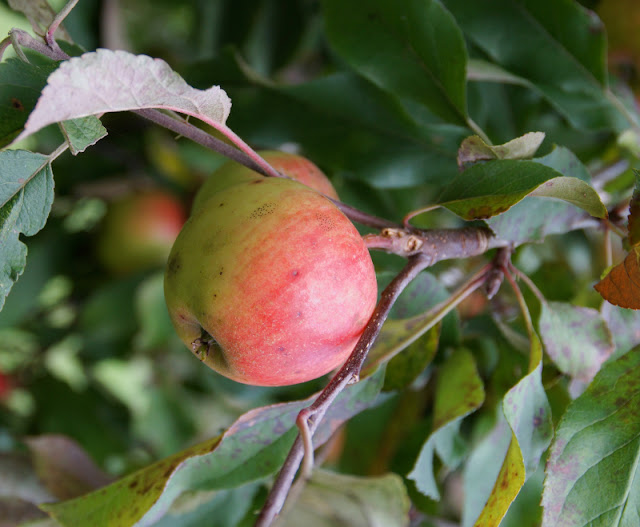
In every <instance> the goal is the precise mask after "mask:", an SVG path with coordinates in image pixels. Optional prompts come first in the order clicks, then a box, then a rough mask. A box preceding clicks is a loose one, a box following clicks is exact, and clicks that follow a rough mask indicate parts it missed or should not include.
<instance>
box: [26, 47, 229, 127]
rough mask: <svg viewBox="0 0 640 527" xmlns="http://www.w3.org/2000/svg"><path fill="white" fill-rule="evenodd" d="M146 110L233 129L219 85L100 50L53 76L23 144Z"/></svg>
mask: <svg viewBox="0 0 640 527" xmlns="http://www.w3.org/2000/svg"><path fill="white" fill-rule="evenodd" d="M144 108H162V109H166V110H173V111H176V112H181V113H185V114H187V115H192V116H194V117H197V118H198V119H201V120H202V121H204V122H206V123H207V124H209V125H211V126H213V127H214V128H216V129H219V130H228V129H226V126H225V121H226V119H227V117H228V116H229V112H230V110H231V100H230V99H229V97H227V94H226V93H225V92H224V90H222V89H221V88H220V87H219V86H213V87H211V88H209V89H207V90H196V89H195V88H192V87H190V86H189V85H188V84H187V83H186V82H185V81H184V80H183V79H182V77H180V76H179V75H178V74H177V73H175V72H174V71H173V70H172V69H171V68H170V67H169V65H168V64H167V63H166V62H164V61H163V60H161V59H152V58H151V57H148V56H146V55H132V54H131V53H127V52H125V51H110V50H106V49H99V50H98V51H95V52H90V53H85V54H84V55H82V56H80V57H73V58H71V59H69V60H67V61H65V62H63V63H62V64H61V65H60V67H59V68H58V69H57V70H56V71H55V72H54V73H52V74H51V75H50V76H49V79H48V81H47V86H45V88H44V90H42V94H41V96H40V99H39V100H38V103H37V104H36V107H35V109H34V110H33V112H32V113H31V115H30V116H29V119H28V120H27V123H26V125H25V130H24V132H22V134H20V136H18V139H22V138H24V137H26V136H28V135H30V134H32V133H34V132H37V131H38V130H40V129H41V128H43V127H44V126H47V125H48V124H52V123H56V122H61V121H66V120H68V119H77V118H79V117H87V116H89V115H97V114H102V113H105V112H119V111H125V110H139V109H144Z"/></svg>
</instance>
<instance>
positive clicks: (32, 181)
mask: <svg viewBox="0 0 640 527" xmlns="http://www.w3.org/2000/svg"><path fill="white" fill-rule="evenodd" d="M0 167H2V169H1V170H0V247H2V251H1V252H0V309H2V307H3V306H4V300H5V298H6V296H7V295H8V294H9V291H10V290H11V288H12V287H13V284H14V283H15V282H16V280H17V279H18V277H19V276H20V275H21V274H22V272H23V270H24V267H25V265H26V261H27V247H26V245H24V243H22V242H21V241H20V240H19V236H20V234H24V235H25V236H33V235H34V234H36V233H37V232H38V231H39V230H40V229H42V227H44V224H45V222H46V221H47V217H48V215H49V211H50V210H51V204H52V202H53V172H52V171H51V165H50V164H49V158H48V157H47V156H45V155H42V154H34V153H32V152H27V151H25V150H7V151H4V152H0Z"/></svg>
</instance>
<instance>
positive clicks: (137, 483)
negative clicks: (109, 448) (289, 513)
mask: <svg viewBox="0 0 640 527" xmlns="http://www.w3.org/2000/svg"><path fill="white" fill-rule="evenodd" d="M382 373H383V372H379V373H378V374H376V375H372V376H370V377H368V378H367V379H365V380H363V381H361V382H359V383H356V384H354V385H351V386H349V387H347V388H346V389H345V390H344V391H343V392H342V393H341V394H340V395H339V396H338V398H337V399H336V401H335V402H334V404H333V405H332V406H331V408H330V409H329V410H328V413H327V415H326V416H325V419H324V420H323V421H322V423H321V425H320V427H319V428H318V430H317V432H316V434H315V435H314V444H315V445H321V444H322V443H324V442H325V441H326V440H327V439H328V438H329V437H330V436H331V435H332V434H333V433H334V432H335V430H336V429H337V428H338V427H339V426H340V425H341V424H342V423H343V422H344V421H345V420H347V419H349V418H351V417H352V416H353V415H355V414H356V413H358V412H360V411H362V410H363V409H365V408H366V407H368V406H369V405H371V404H372V403H373V402H374V401H375V399H376V396H377V394H378V393H379V391H380V388H381V385H382V379H383V375H382ZM310 403H311V399H309V400H305V401H297V402H294V403H287V404H279V405H273V406H266V407H263V408H257V409H254V410H251V411H249V412H247V413H246V414H244V415H243V416H241V417H240V418H239V419H238V420H237V421H236V422H235V423H234V424H233V425H231V427H229V428H228V429H227V431H226V432H225V433H224V434H222V435H221V436H219V437H216V438H213V439H209V440H207V441H205V442H203V443H200V444H198V445H195V446H193V447H191V448H188V449H186V450H183V451H182V452H179V453H177V454H175V455H173V456H170V457H168V458H166V459H163V460H161V461H158V462H157V463H154V464H153V465H150V466H148V467H146V468H143V469H141V470H139V471H137V472H134V473H133V474H130V475H129V476H126V477H124V478H122V479H120V480H118V481H116V482H115V483H113V484H111V485H109V486H108V487H104V488H102V489H100V490H98V491H95V492H92V493H90V494H87V495H85V496H82V497H80V498H76V499H74V500H70V501H66V502H62V503H56V504H46V505H42V507H41V508H43V509H44V510H46V511H47V512H49V513H50V514H51V515H52V516H53V517H54V518H55V519H56V520H58V521H59V522H60V523H61V524H62V525H64V526H69V527H72V526H76V525H92V526H95V527H121V526H129V525H133V524H135V525H136V526H137V527H143V526H148V525H152V524H153V523H154V522H155V521H157V520H158V519H159V518H161V517H162V516H164V514H166V512H167V511H168V510H169V508H170V506H171V504H172V503H173V502H174V500H175V499H176V498H177V497H178V496H179V495H180V494H181V493H183V492H184V491H195V490H216V489H224V488H233V487H237V486H239V485H242V484H243V483H247V482H250V481H255V480H257V479H260V478H263V477H265V476H268V475H270V474H273V473H274V472H276V471H277V470H278V469H279V468H280V465H281V463H282V462H283V461H284V459H285V457H286V455H287V453H288V451H289V448H290V447H291V444H292V442H293V440H294V438H295V436H296V433H297V428H296V425H295V420H296V416H297V414H298V412H299V411H300V410H301V409H302V408H304V407H306V406H308V405H309V404H310Z"/></svg>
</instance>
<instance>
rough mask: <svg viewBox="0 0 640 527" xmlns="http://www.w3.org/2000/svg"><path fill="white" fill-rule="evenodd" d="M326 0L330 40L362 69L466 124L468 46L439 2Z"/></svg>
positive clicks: (405, 95)
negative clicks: (435, 43)
mask: <svg viewBox="0 0 640 527" xmlns="http://www.w3.org/2000/svg"><path fill="white" fill-rule="evenodd" d="M323 6H324V16H325V21H326V25H327V34H328V36H329V40H330V42H331V44H332V45H333V47H334V48H335V49H336V50H337V51H338V53H339V54H340V55H341V56H342V57H344V59H345V60H346V61H347V62H348V63H349V64H350V65H351V66H352V67H353V68H354V69H355V70H356V71H358V73H360V74H361V75H363V76H365V77H367V78H368V79H369V80H370V81H372V82H374V83H375V84H377V85H378V86H380V87H382V88H384V89H385V90H387V91H389V92H391V93H394V94H395V95H396V96H399V97H403V98H407V99H412V100H415V101H417V102H418V103H420V104H421V105H424V106H425V107H427V108H428V109H429V110H430V111H431V112H432V113H433V114H435V115H438V116H439V117H441V118H442V119H444V120H445V121H448V122H452V123H456V124H461V125H466V122H467V103H466V80H465V66H466V62H467V51H466V47H465V43H464V39H463V36H462V32H461V31H460V28H459V27H458V25H457V24H456V21H455V20H454V18H453V17H452V16H451V14H450V13H449V12H448V11H447V10H446V9H444V8H443V7H442V4H441V3H440V2H438V1H434V0H425V1H423V2H411V1H408V0H397V1H394V2H387V1H385V0H375V1H373V2H366V3H363V2H359V1H357V0H326V1H325V2H324V3H323ZM372 35H375V38H372ZM434 42H437V43H438V45H437V46H435V45H434V44H433V43H434Z"/></svg>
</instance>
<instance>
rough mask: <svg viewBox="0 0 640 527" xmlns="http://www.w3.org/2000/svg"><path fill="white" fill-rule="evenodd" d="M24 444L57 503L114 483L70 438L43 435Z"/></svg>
mask: <svg viewBox="0 0 640 527" xmlns="http://www.w3.org/2000/svg"><path fill="white" fill-rule="evenodd" d="M25 443H26V444H27V446H28V447H29V449H30V450H31V456H32V458H33V462H34V465H35V467H36V471H37V473H38V477H39V478H40V480H41V481H42V482H43V483H44V485H45V486H46V488H47V490H49V492H51V493H52V494H53V495H54V496H55V497H56V498H58V499H59V500H68V499H71V498H75V497H77V496H80V495H82V494H85V493H86V492H89V491H91V490H94V489H96V488H98V487H102V486H103V485H106V484H108V483H110V482H111V481H112V480H113V478H111V477H110V476H108V475H107V474H105V473H104V472H102V470H100V469H99V468H98V466H97V465H96V464H95V463H94V462H93V460H92V459H91V458H90V457H89V455H88V454H87V453H86V452H85V451H84V450H83V449H82V447H81V446H80V445H79V444H78V443H76V442H75V441H74V440H72V439H71V438H69V437H66V436H62V435H43V436H38V437H31V438H27V439H26V440H25Z"/></svg>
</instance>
